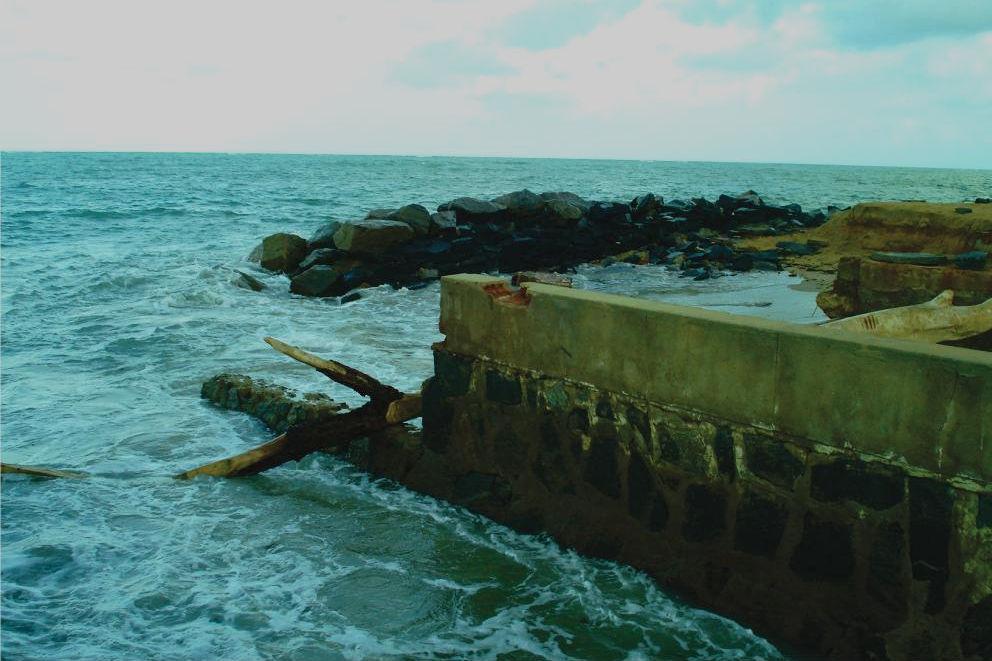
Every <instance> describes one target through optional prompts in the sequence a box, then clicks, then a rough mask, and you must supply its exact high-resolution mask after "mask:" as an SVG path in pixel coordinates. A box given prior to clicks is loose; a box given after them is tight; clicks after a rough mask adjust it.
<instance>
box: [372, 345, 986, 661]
mask: <svg viewBox="0 0 992 661" xmlns="http://www.w3.org/2000/svg"><path fill="white" fill-rule="evenodd" d="M435 368H436V369H435V376H434V377H433V378H432V379H431V380H429V381H428V382H427V384H426V386H425V391H424V394H425V399H424V439H423V445H424V447H423V448H422V449H421V451H420V452H419V453H418V456H417V457H416V459H409V460H408V461H407V462H406V463H405V464H404V465H403V467H402V469H401V470H399V469H397V467H396V462H395V461H393V462H392V465H391V466H390V467H389V469H388V470H387V471H385V472H387V473H393V474H394V477H397V478H398V479H400V480H401V481H403V482H405V483H407V484H409V485H411V486H413V487H414V488H419V489H421V490H423V491H426V492H428V493H433V494H434V495H437V496H440V497H444V498H447V499H449V500H452V501H454V502H457V503H461V504H464V505H466V506H467V507H469V508H471V509H473V510H476V511H478V512H481V513H483V514H485V515H487V516H490V517H491V518H493V519H496V520H499V521H503V522H505V523H508V524H509V525H511V526H514V527H516V528H518V529H521V530H525V531H534V532H537V531H546V532H549V533H550V534H552V535H553V536H554V537H555V538H557V539H558V540H559V541H560V542H562V543H564V544H566V545H570V546H573V547H575V548H577V549H578V550H579V551H581V552H584V553H587V554H591V555H595V556H600V557H604V558H609V559H615V560H619V561H621V562H625V563H629V564H631V565H633V566H635V567H638V568H640V569H643V570H645V571H647V572H648V573H650V574H651V575H653V576H654V577H655V578H657V579H658V580H659V581H660V582H661V583H662V584H665V585H668V586H670V587H673V588H675V589H676V590H677V591H678V592H679V593H681V594H683V595H685V596H687V597H688V598H690V599H691V600H693V601H695V602H696V603H699V604H702V605H705V606H707V607H710V608H713V609H715V610H717V611H719V612H722V613H726V614H728V615H730V616H732V617H734V618H736V619H738V620H740V621H742V622H744V623H746V624H747V625H748V626H751V627H753V628H754V629H755V630H757V631H759V632H762V633H763V634H765V635H768V636H769V637H770V638H772V639H773V640H777V641H779V642H780V643H785V644H786V645H792V646H794V647H795V649H796V650H798V651H800V652H803V653H813V654H815V655H817V657H825V658H835V659H857V658H865V659H923V658H927V659H936V658H940V659H983V658H990V655H992V493H989V492H987V491H982V490H980V489H979V490H977V491H976V490H969V489H962V488H957V487H952V486H950V485H949V484H948V483H947V482H946V481H945V480H942V479H940V478H939V477H937V476H935V475H932V474H929V475H928V474H927V473H926V472H920V471H912V470H911V469H907V468H906V467H905V465H904V464H901V463H900V462H894V461H887V460H885V459H880V458H879V457H878V456H877V455H869V454H860V453H858V452H856V451H854V450H851V449H847V450H843V449H838V448H836V447H832V446H826V445H821V444H817V443H814V442H811V441H809V440H807V439H803V438H795V437H789V436H785V435H782V434H780V433H774V432H772V431H770V430H768V429H763V428H760V427H759V426H756V425H741V424H735V423H731V422H729V421H727V420H724V419H720V418H718V417H714V416H712V415H707V414H703V413H700V412H698V411H692V410H687V409H685V408H680V407H676V406H671V405H666V404H664V403H661V402H650V401H646V400H643V399H639V398H638V397H636V396H632V395H629V394H621V393H617V392H609V391H605V390H600V389H598V388H596V387H594V386H592V385H589V384H584V383H579V382H574V381H571V380H567V379H562V378H554V377H547V376H545V375H543V374H541V373H537V372H533V371H529V370H523V369H519V368H514V367H510V366H507V365H505V364H501V363H497V362H495V361H492V360H488V359H485V358H478V357H472V356H461V355H458V354H455V353H452V352H450V351H448V350H446V349H445V348H444V346H443V345H437V346H436V347H435ZM380 454H384V455H385V454H388V452H386V453H383V452H381V451H380ZM398 470H399V473H402V474H396V473H397V471H398Z"/></svg>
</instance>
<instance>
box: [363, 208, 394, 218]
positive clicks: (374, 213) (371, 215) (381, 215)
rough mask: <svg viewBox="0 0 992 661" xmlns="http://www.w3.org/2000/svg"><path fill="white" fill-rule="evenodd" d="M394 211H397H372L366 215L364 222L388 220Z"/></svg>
mask: <svg viewBox="0 0 992 661" xmlns="http://www.w3.org/2000/svg"><path fill="white" fill-rule="evenodd" d="M396 211H397V209H372V211H369V212H368V214H366V216H365V220H389V217H390V216H391V215H393V214H394V213H396Z"/></svg>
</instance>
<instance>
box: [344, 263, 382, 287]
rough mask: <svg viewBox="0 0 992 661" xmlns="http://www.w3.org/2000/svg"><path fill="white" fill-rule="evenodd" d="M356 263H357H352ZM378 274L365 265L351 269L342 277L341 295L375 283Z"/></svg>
mask: <svg viewBox="0 0 992 661" xmlns="http://www.w3.org/2000/svg"><path fill="white" fill-rule="evenodd" d="M350 263H355V262H350ZM376 279H377V278H376V274H375V272H374V271H372V270H371V269H370V268H369V267H368V266H365V265H363V264H358V265H356V266H354V267H352V268H349V269H348V270H347V271H345V272H344V274H343V275H342V276H341V290H340V293H344V292H346V291H348V290H349V289H354V288H356V287H362V286H364V285H368V284H371V283H372V282H373V281H375V280H376Z"/></svg>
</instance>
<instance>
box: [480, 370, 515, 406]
mask: <svg viewBox="0 0 992 661" xmlns="http://www.w3.org/2000/svg"><path fill="white" fill-rule="evenodd" d="M521 398H522V391H521V389H520V381H518V380H517V379H515V378H513V377H509V376H504V375H503V374H502V373H501V372H497V371H496V370H488V371H487V372H486V399H488V400H490V401H492V402H499V403H500V404H511V405H515V404H519V403H520V402H521Z"/></svg>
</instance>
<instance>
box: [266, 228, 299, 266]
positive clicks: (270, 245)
mask: <svg viewBox="0 0 992 661" xmlns="http://www.w3.org/2000/svg"><path fill="white" fill-rule="evenodd" d="M307 252H308V251H307V240H306V239H304V238H303V237H302V236H296V235H295V234H287V233H285V232H280V233H279V234H273V235H271V236H267V237H265V238H264V239H263V240H262V246H261V251H259V253H258V258H259V259H258V261H259V264H261V266H262V268H263V269H268V270H269V271H277V272H281V273H292V272H293V271H295V270H296V268H297V267H298V266H299V265H300V262H301V261H303V258H304V257H306V256H307Z"/></svg>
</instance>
